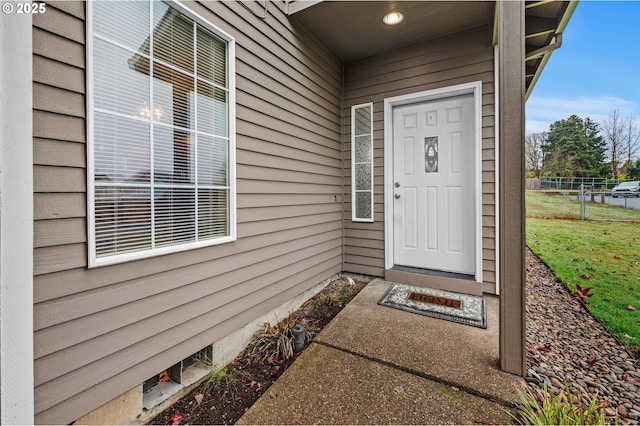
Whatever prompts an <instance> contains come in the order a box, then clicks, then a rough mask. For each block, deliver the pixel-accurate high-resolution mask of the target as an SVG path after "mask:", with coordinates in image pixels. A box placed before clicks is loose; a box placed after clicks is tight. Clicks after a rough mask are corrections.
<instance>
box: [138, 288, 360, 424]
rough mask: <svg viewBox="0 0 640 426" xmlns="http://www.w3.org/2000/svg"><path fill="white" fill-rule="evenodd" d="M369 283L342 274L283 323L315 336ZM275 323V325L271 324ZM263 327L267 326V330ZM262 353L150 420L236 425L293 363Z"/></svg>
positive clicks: (242, 359)
mask: <svg viewBox="0 0 640 426" xmlns="http://www.w3.org/2000/svg"><path fill="white" fill-rule="evenodd" d="M365 285H366V282H363V281H358V280H355V281H354V280H353V279H351V278H348V277H340V278H338V279H336V280H333V281H332V282H331V283H329V284H328V285H327V286H326V287H325V288H324V289H323V290H322V291H320V292H319V293H318V294H317V295H315V296H314V297H312V298H311V299H309V300H308V301H306V302H305V303H304V304H303V305H302V306H301V307H300V308H299V309H298V310H296V311H295V312H293V313H292V314H291V315H290V316H289V317H287V318H285V319H283V320H282V321H281V322H280V323H279V324H281V325H282V326H283V327H284V326H286V327H289V326H290V325H292V324H301V325H302V326H303V327H304V328H305V330H306V331H307V333H308V336H309V337H311V339H307V342H306V345H308V344H309V343H310V340H312V339H313V336H315V335H317V334H318V333H319V332H320V331H321V330H322V329H323V328H324V327H325V326H326V325H327V324H328V323H329V322H330V321H331V320H332V319H333V318H334V317H335V316H336V315H337V314H338V313H339V312H340V311H341V310H342V309H343V308H344V306H345V305H346V304H347V303H349V301H351V299H353V298H354V297H355V296H356V295H357V294H358V293H359V292H360V290H362V289H363V288H364V286H365ZM273 326H276V324H273ZM263 331H264V330H263ZM297 356H298V354H295V355H294V356H293V357H290V358H287V359H280V358H278V357H273V356H272V357H266V358H265V359H263V358H264V357H263V356H262V354H256V351H253V352H252V348H251V345H250V346H249V347H247V349H246V350H245V351H243V352H242V353H240V354H239V355H238V356H237V357H236V359H235V360H234V361H233V362H231V363H230V364H229V365H228V366H226V367H225V368H222V369H217V368H216V366H213V365H210V364H209V365H206V367H207V368H209V369H210V374H209V375H208V377H207V379H205V381H204V382H202V383H201V384H200V385H199V386H198V387H196V388H195V389H193V390H192V391H191V392H190V393H189V394H187V395H186V396H185V397H183V398H181V399H180V400H179V401H177V402H176V403H174V404H173V405H171V406H170V407H169V408H167V409H166V410H164V411H163V412H162V413H160V414H159V415H158V416H156V417H155V418H153V419H152V420H151V421H150V422H149V424H155V425H167V424H169V425H171V424H174V425H177V424H235V423H236V422H237V421H238V419H240V417H242V415H243V414H244V413H245V411H246V410H247V409H249V407H251V405H253V403H254V402H255V401H256V400H257V399H258V398H259V397H260V396H261V395H262V394H263V393H265V392H266V390H267V389H269V387H270V386H271V385H272V384H273V382H275V381H276V380H277V378H278V377H279V376H280V375H281V374H282V373H283V372H284V371H285V370H286V369H287V368H288V367H289V366H290V365H291V364H292V363H293V362H294V361H295V359H296V358H297ZM205 364H206V362H205Z"/></svg>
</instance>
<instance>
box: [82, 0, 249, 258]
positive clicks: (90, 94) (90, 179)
mask: <svg viewBox="0 0 640 426" xmlns="http://www.w3.org/2000/svg"><path fill="white" fill-rule="evenodd" d="M149 1H152V0H149ZM164 3H166V4H167V5H168V6H169V7H172V8H174V9H175V10H177V11H178V12H180V13H182V14H184V15H185V16H187V17H189V18H191V19H192V20H194V21H196V22H197V23H198V24H200V25H202V26H203V27H205V28H206V29H207V30H209V31H211V32H212V33H213V34H215V35H216V36H218V37H220V38H221V39H222V40H224V41H225V42H226V43H227V64H226V65H227V79H228V83H227V86H228V87H227V90H228V92H227V93H228V98H227V99H228V139H229V145H228V150H229V151H228V155H229V157H228V162H229V163H228V165H227V167H228V179H229V181H228V185H229V201H228V202H229V216H228V224H229V235H227V236H223V237H219V238H212V239H207V240H202V241H195V242H188V243H181V244H176V245H171V246H164V247H159V248H152V249H145V250H140V251H133V252H128V253H121V254H115V255H109V256H105V257H100V258H97V257H96V234H95V163H94V155H95V152H94V143H93V142H94V124H95V123H94V118H93V114H94V84H93V78H94V70H93V38H94V34H93V1H87V2H86V17H87V19H86V24H85V28H86V87H87V96H86V104H87V118H86V120H87V218H88V220H87V228H88V232H87V235H88V243H89V244H88V245H89V247H88V250H87V252H88V257H89V259H88V267H89V268H93V267H100V266H107V265H113V264H118V263H123V262H129V261H134V260H139V259H146V258H150V257H155V256H161V255H165V254H170V253H178V252H182V251H186V250H192V249H196V248H201V247H208V246H214V245H218V244H225V243H229V242H233V241H236V239H237V223H236V221H237V214H236V205H237V204H236V90H235V89H236V78H235V74H236V69H235V68H236V65H235V57H236V53H235V38H234V37H232V36H231V35H229V34H227V33H226V32H225V31H223V30H222V29H220V28H218V27H217V26H216V25H214V24H213V23H211V22H210V21H208V20H207V19H205V18H204V17H202V16H201V15H199V14H198V13H196V12H194V11H193V10H191V9H189V8H188V7H187V6H185V5H184V4H182V3H181V2H180V1H178V0H168V1H164ZM194 49H197V46H196V45H194Z"/></svg>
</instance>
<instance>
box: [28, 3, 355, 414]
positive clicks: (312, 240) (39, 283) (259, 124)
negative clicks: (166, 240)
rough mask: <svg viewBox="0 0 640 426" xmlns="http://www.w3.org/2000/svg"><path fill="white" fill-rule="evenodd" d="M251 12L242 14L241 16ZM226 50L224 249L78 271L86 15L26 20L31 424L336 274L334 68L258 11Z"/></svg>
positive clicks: (281, 21) (76, 12)
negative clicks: (227, 227) (230, 221)
mask: <svg viewBox="0 0 640 426" xmlns="http://www.w3.org/2000/svg"><path fill="white" fill-rule="evenodd" d="M246 4H247V5H248V7H250V8H252V9H254V10H255V11H256V12H258V13H259V12H260V11H261V6H260V5H259V4H257V3H255V4H254V3H251V2H248V3H246ZM189 7H192V8H193V10H194V11H195V12H196V13H198V14H200V15H201V16H203V17H205V18H206V19H208V20H209V21H211V22H212V23H214V24H215V25H217V26H219V27H220V28H221V29H222V30H224V31H226V32H227V33H229V34H231V35H232V36H233V37H235V39H236V42H237V44H236V80H237V82H236V88H237V90H236V94H237V104H236V114H237V120H236V127H237V152H236V154H237V167H236V172H237V217H238V228H237V229H238V240H237V241H235V242H233V243H229V244H222V245H219V246H213V247H206V248H200V249H197V250H191V251H185V252H180V253H175V254H171V255H165V256H161V257H154V258H149V259H144V260H140V261H135V262H129V263H123V264H119V265H111V266H107V267H103V268H95V269H87V267H86V265H87V240H88V239H87V222H86V216H87V211H86V210H87V199H86V190H87V188H86V161H87V159H86V146H85V144H86V121H85V116H86V114H87V112H86V108H85V92H86V88H85V52H84V50H85V46H84V45H85V34H84V28H85V23H84V15H85V5H84V3H82V2H75V1H74V2H71V1H70V2H51V3H48V4H47V13H46V14H44V15H40V16H35V15H34V21H33V25H34V29H33V40H34V42H33V45H34V50H33V54H34V57H33V64H34V65H33V67H34V85H33V89H34V93H33V106H34V209H35V211H34V217H35V223H34V246H35V249H34V274H35V277H34V299H35V306H34V327H35V341H34V342H35V360H34V365H35V378H36V388H35V396H36V422H37V423H69V422H72V421H74V420H75V419H77V418H78V417H80V416H81V415H83V414H85V413H87V412H89V411H91V410H92V409H95V408H97V407H98V406H100V405H101V404H103V403H105V402H107V401H109V400H111V399H112V398H114V397H116V396H118V395H119V394H121V393H122V392H124V391H126V390H128V389H130V388H132V387H134V386H136V385H138V384H140V383H141V382H143V381H144V380H146V379H147V378H149V377H151V376H153V375H154V374H157V373H158V372H159V371H161V370H163V369H165V368H167V367H168V366H170V365H172V364H174V363H175V362H177V361H179V360H180V359H183V358H185V357H186V356H188V355H190V354H192V353H194V352H195V351H197V350H199V349H201V348H202V347H203V346H205V345H206V344H208V343H212V342H214V341H216V340H217V339H220V338H222V337H224V336H225V335H227V334H229V333H230V332H232V331H234V330H236V329H238V328H240V327H242V326H243V325H245V324H246V323H247V322H249V321H251V320H253V319H255V318H257V317H259V316H260V315H263V314H264V313H266V312H268V311H270V310H272V309H274V308H276V307H277V306H279V305H281V304H282V303H284V302H286V301H287V300H289V299H290V298H292V297H294V296H296V295H298V294H300V293H302V292H304V291H306V290H308V289H309V288H311V287H312V286H314V285H316V284H318V283H319V282H321V281H322V280H324V279H326V278H328V277H330V276H332V275H334V274H336V273H338V272H340V271H341V269H342V251H343V250H342V238H343V230H342V221H343V205H342V201H343V195H342V194H343V188H342V182H343V177H342V161H343V159H342V148H341V119H340V115H341V102H342V101H341V78H342V77H341V65H340V64H339V62H338V61H337V60H336V59H335V58H334V57H333V56H332V55H331V54H330V53H328V52H327V51H326V50H325V49H324V48H323V47H322V46H321V45H319V44H317V43H316V42H315V41H313V40H312V39H311V38H310V37H308V36H307V34H306V33H305V32H304V31H300V30H298V29H296V27H295V24H293V23H291V22H290V21H289V19H288V18H287V17H286V15H285V13H284V11H285V10H286V5H285V4H284V3H272V2H269V3H268V14H267V18H266V19H265V20H261V19H259V18H258V17H256V16H254V15H253V14H252V13H250V12H249V11H247V10H246V9H245V8H244V7H242V5H240V4H239V3H237V2H203V3H201V4H199V3H195V2H194V3H189Z"/></svg>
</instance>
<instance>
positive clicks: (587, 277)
mask: <svg viewBox="0 0 640 426" xmlns="http://www.w3.org/2000/svg"><path fill="white" fill-rule="evenodd" d="M580 278H582V279H583V280H585V281H586V280H590V279H591V277H590V276H589V275H586V274H582V275H580Z"/></svg>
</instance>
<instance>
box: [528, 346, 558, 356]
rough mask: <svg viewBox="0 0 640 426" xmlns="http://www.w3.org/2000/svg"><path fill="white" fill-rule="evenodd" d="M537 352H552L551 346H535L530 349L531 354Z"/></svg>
mask: <svg viewBox="0 0 640 426" xmlns="http://www.w3.org/2000/svg"><path fill="white" fill-rule="evenodd" d="M538 351H541V352H553V350H552V349H551V346H542V345H535V346H534V347H533V348H531V353H534V354H535V353H538Z"/></svg>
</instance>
